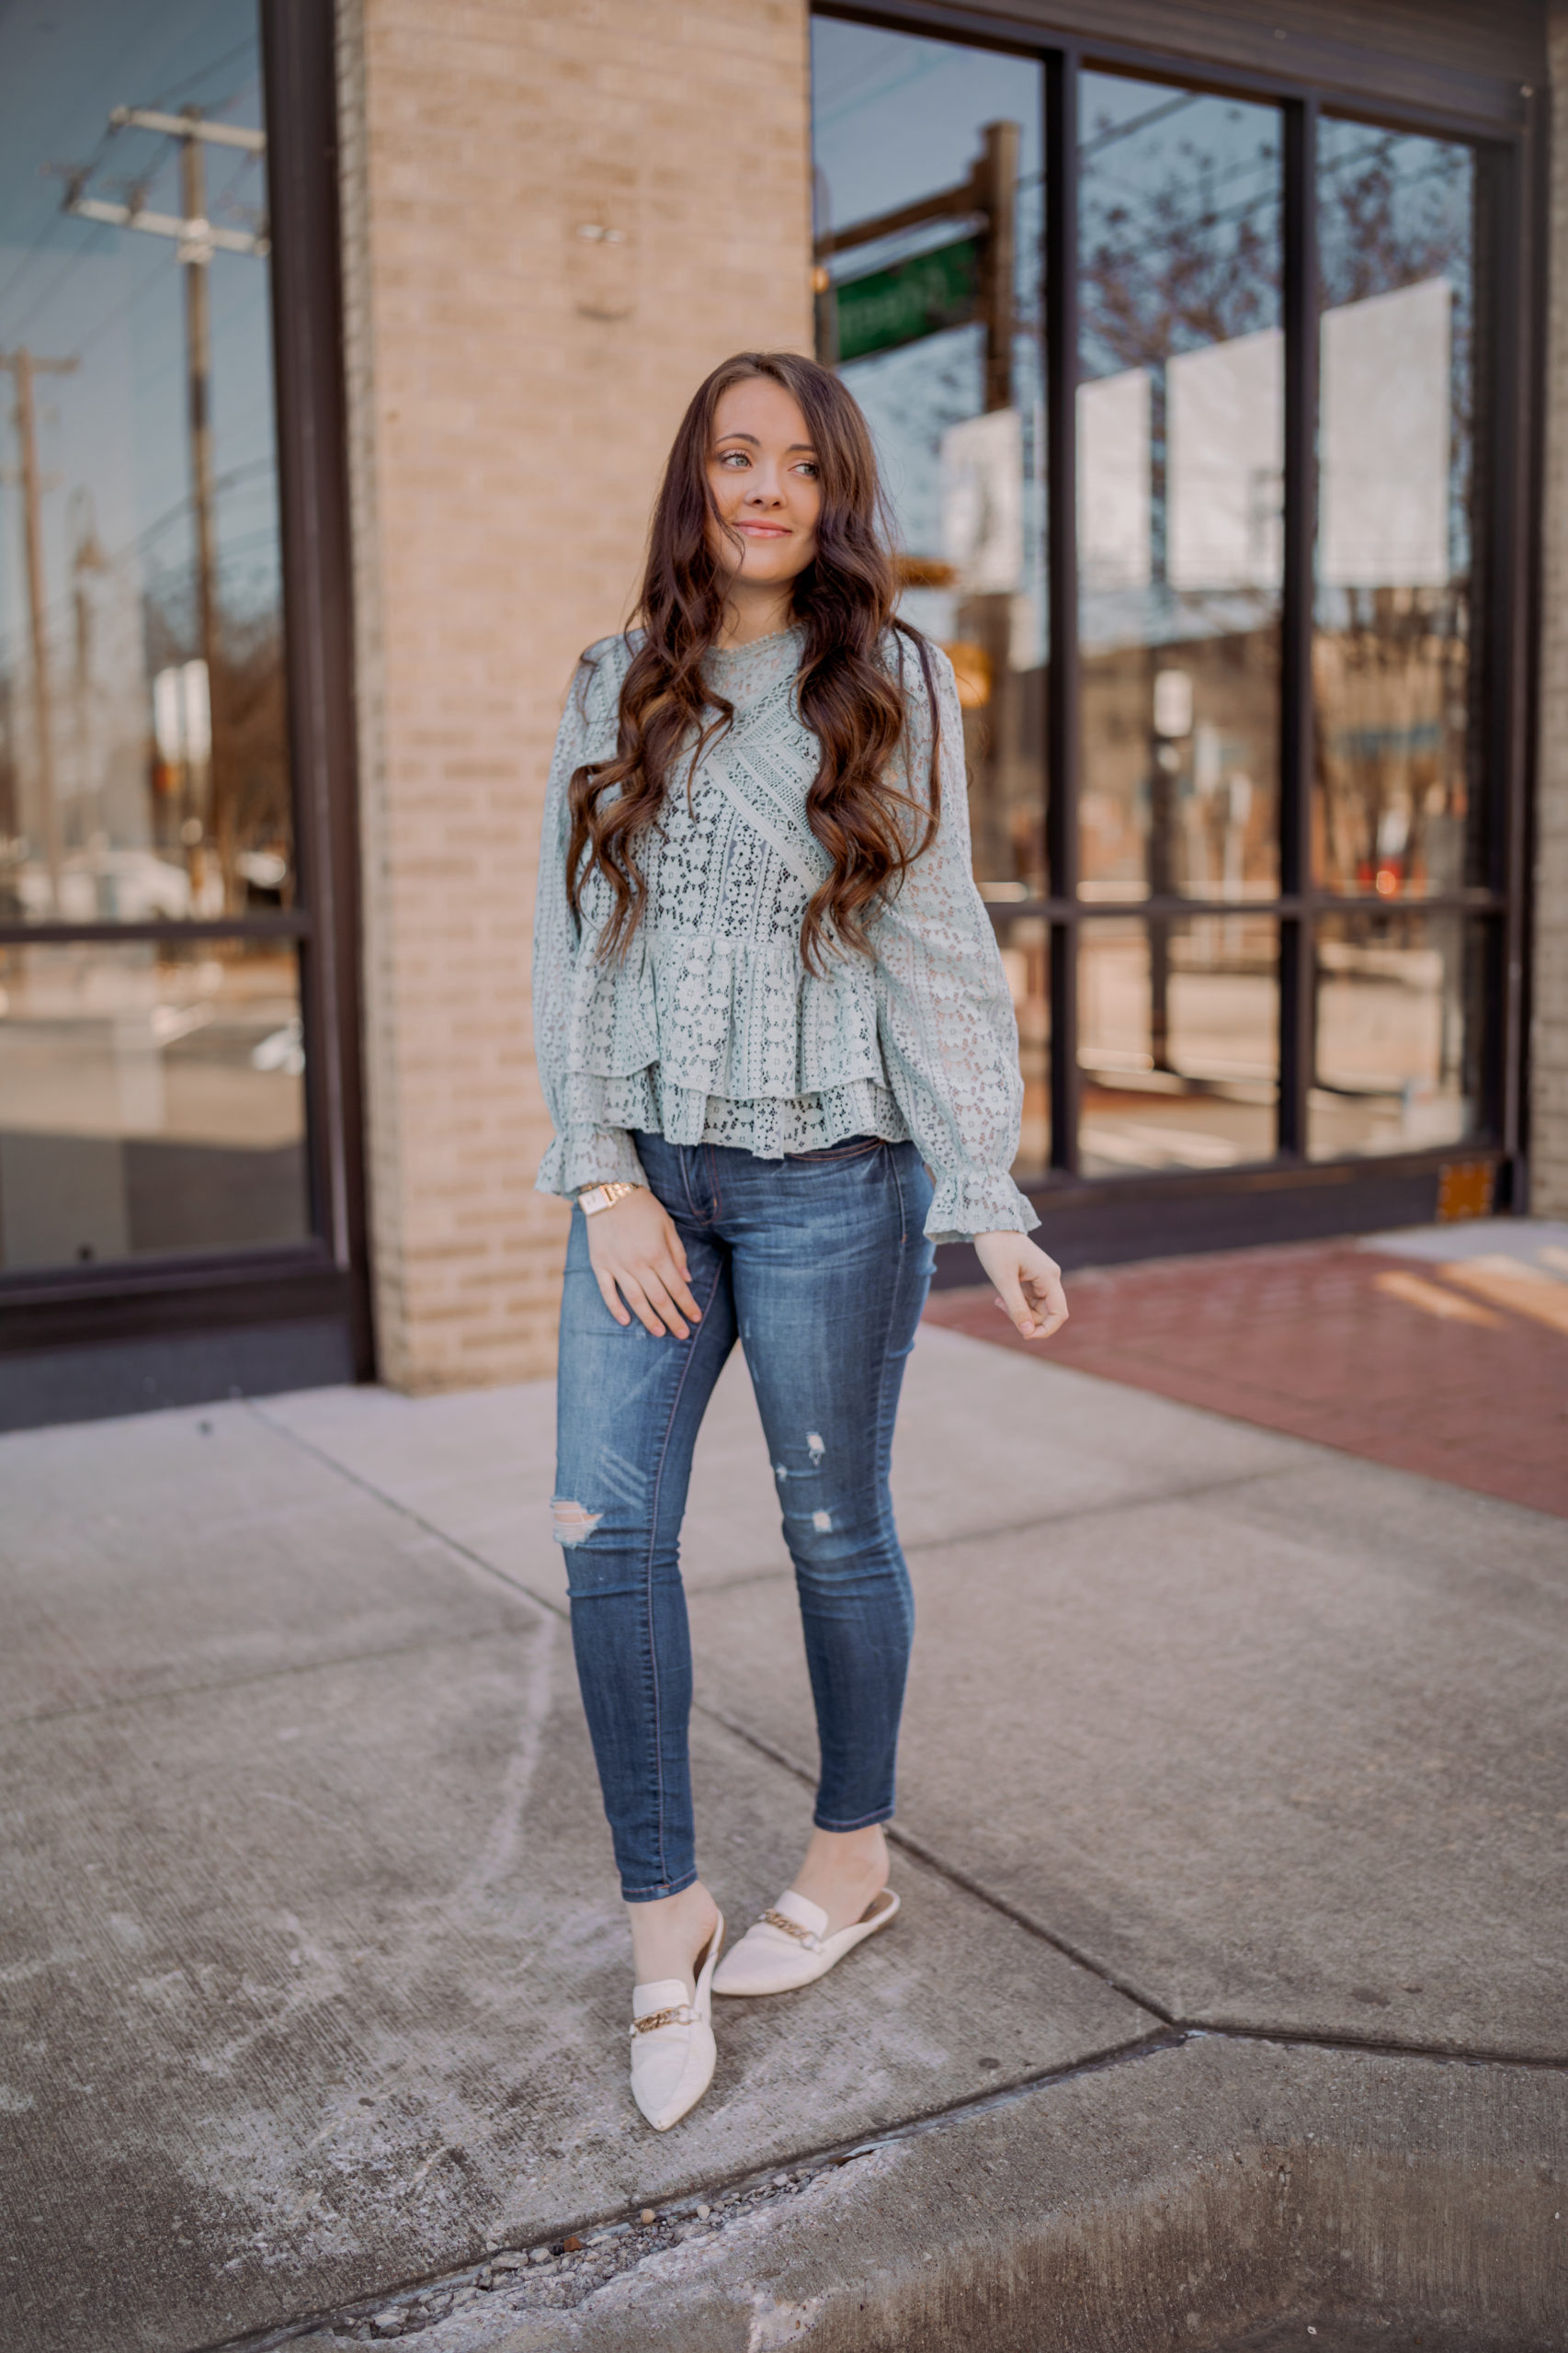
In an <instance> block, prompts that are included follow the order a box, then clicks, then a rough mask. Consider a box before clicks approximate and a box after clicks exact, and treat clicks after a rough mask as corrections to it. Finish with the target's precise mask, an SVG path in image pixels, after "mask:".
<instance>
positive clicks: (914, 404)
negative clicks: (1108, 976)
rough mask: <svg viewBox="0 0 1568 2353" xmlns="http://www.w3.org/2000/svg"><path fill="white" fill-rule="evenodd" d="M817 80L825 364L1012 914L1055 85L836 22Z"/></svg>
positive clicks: (1039, 522)
mask: <svg viewBox="0 0 1568 2353" xmlns="http://www.w3.org/2000/svg"><path fill="white" fill-rule="evenodd" d="M812 87H813V106H814V137H815V153H816V177H815V188H816V240H817V243H816V251H817V261H818V294H817V307H816V316H817V347H818V353H819V356H820V357H821V358H823V359H824V360H826V361H828V362H830V363H832V364H835V365H836V366H837V367H838V368H839V369H840V370H841V372H842V374H843V377H844V381H845V382H846V384H847V385H848V386H849V388H850V390H851V391H852V392H854V394H855V397H856V399H857V400H858V402H859V403H860V404H861V406H862V408H863V409H864V410H865V412H866V415H867V416H868V417H869V420H870V425H871V429H872V432H873V434H874V435H875V437H876V440H877V447H878V451H879V455H880V459H881V466H882V470H883V474H884V478H885V480H886V483H887V486H888V490H889V494H890V496H891V499H892V507H893V513H894V517H895V521H896V524H897V529H898V544H899V547H900V550H901V557H900V562H901V568H902V573H903V581H904V584H905V588H904V597H903V611H904V613H905V615H906V617H907V618H908V619H909V620H912V621H913V622H915V624H916V626H917V627H919V628H921V629H923V630H925V631H926V632H927V634H928V635H929V636H931V637H933V638H934V639H936V640H937V642H939V643H940V644H942V645H944V646H946V648H947V650H948V652H949V654H950V655H951V656H952V660H953V665H954V667H955V669H956V671H957V673H958V679H959V694H960V701H961V702H962V704H963V709H964V735H965V748H966V751H967V754H968V758H969V767H970V773H971V798H970V806H971V826H972V832H973V837H974V861H975V873H976V875H977V877H978V879H979V881H980V884H981V887H982V889H983V891H984V892H985V893H986V895H987V896H988V897H989V898H991V899H993V900H994V901H997V902H1000V903H1006V901H1007V900H1009V899H1023V898H1028V897H1034V896H1037V895H1039V894H1040V892H1042V891H1043V889H1044V887H1045V826H1044V777H1045V685H1046V673H1045V660H1046V652H1045V649H1046V605H1045V529H1044V486H1043V475H1044V463H1045V452H1044V427H1043V405H1042V403H1043V381H1044V380H1043V372H1042V369H1041V363H1040V261H1041V256H1040V231H1041V200H1042V199H1041V189H1042V182H1041V169H1040V165H1041V148H1040V119H1041V103H1042V80H1041V73H1040V67H1039V66H1038V65H1037V64H1035V63H1032V62H1030V61H1028V60H1026V59H1023V58H1017V57H1008V56H1006V55H1003V54H1000V53H998V52H997V51H990V50H978V49H965V48H961V47H960V46H958V45H957V44H956V43H952V42H948V41H937V40H918V39H915V38H913V37H911V36H909V35H906V34H903V33H890V32H883V31H880V30H877V29H875V28H871V27H869V26H865V25H854V24H846V23H841V22H838V21H836V20H835V19H832V18H825V17H819V18H817V19H815V20H814V22H813V25H812ZM890 216H891V217H890ZM868 232H870V233H868Z"/></svg>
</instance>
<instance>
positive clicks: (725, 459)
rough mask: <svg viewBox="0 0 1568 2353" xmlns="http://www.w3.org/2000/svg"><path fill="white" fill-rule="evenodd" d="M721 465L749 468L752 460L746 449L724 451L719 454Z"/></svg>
mask: <svg viewBox="0 0 1568 2353" xmlns="http://www.w3.org/2000/svg"><path fill="white" fill-rule="evenodd" d="M719 463H720V464H721V465H722V466H749V465H750V463H751V460H750V459H749V458H748V457H747V456H746V453H745V451H744V449H722V450H721V451H720V452H719Z"/></svg>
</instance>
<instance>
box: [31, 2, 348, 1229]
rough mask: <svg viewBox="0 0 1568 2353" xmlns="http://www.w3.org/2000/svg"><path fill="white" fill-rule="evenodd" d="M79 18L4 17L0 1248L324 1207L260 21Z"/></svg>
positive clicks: (240, 1225) (302, 1221) (208, 12)
mask: <svg viewBox="0 0 1568 2353" xmlns="http://www.w3.org/2000/svg"><path fill="white" fill-rule="evenodd" d="M58 13H59V12H48V11H41V10H36V9H35V10H20V9H18V10H13V11H10V12H8V13H7V16H6V20H5V22H4V23H3V24H0V444H3V445H4V457H5V463H6V490H5V492H4V493H3V494H0V943H6V942H8V943H9V944H8V945H4V944H0V1266H3V1267H5V1268H7V1269H8V1268H17V1267H43V1266H49V1265H52V1264H62V1265H63V1264H74V1263H80V1262H85V1261H88V1260H102V1259H114V1258H119V1257H131V1256H139V1255H142V1254H144V1253H148V1252H158V1253H178V1252H180V1251H185V1250H208V1249H213V1248H224V1249H231V1248H237V1247H244V1246H246V1245H252V1244H262V1243H271V1242H277V1241H280V1240H281V1241H293V1240H297V1239H300V1238H302V1237H303V1236H304V1235H305V1234H306V1233H307V1232H308V1227H309V1215H308V1207H307V1201H306V1186H305V1178H304V1160H303V1133H304V1114H303V1092H302V1076H301V1074H302V1069H303V1046H302V1042H301V1040H302V1036H303V1024H302V1021H301V1000H300V985H299V972H298V950H297V948H296V946H295V944H294V942H293V941H292V940H291V939H290V938H288V937H287V936H283V937H273V938H270V939H265V940H264V939H261V938H257V937H256V932H257V929H258V925H259V927H261V928H265V921H264V920H262V919H266V918H271V919H273V921H274V924H275V926H276V927H278V928H279V929H281V930H282V931H284V932H285V933H286V931H287V921H286V919H287V918H288V917H290V915H291V914H292V913H293V911H295V910H296V908H297V906H298V904H299V892H298V888H297V878H296V869H295V854H294V822H293V799H292V790H291V783H290V754H289V737H288V719H287V710H286V694H285V684H284V656H283V614H282V589H281V578H282V565H281V558H280V543H279V526H278V466H277V452H276V443H275V415H274V392H273V364H272V347H271V324H270V321H271V313H270V300H271V298H270V289H269V270H270V263H269V253H270V244H269V223H268V219H267V136H266V131H265V127H264V117H263V104H262V85H261V65H260V55H259V48H258V34H257V21H256V5H255V0H207V5H205V6H199V7H198V6H192V5H190V0H81V5H78V6H75V7H74V8H73V9H72V10H71V11H70V12H69V18H68V24H62V23H61V22H58V21H56V18H57V17H58ZM195 925H199V926H201V933H202V936H201V938H200V941H199V945H197V944H195V943H194V942H193V943H192V944H191V945H190V946H189V948H188V949H187V948H182V947H181V946H179V945H178V944H177V942H178V938H179V935H180V933H181V931H182V930H188V929H189V928H190V927H191V926H195ZM127 926H136V929H137V934H138V937H137V938H136V940H135V942H134V943H131V942H130V941H124V940H122V941H120V942H119V943H117V941H116V938H115V935H116V933H117V932H119V933H123V932H124V930H125V929H126V927H127ZM29 932H31V933H35V934H37V935H38V937H39V941H40V944H39V945H37V946H36V947H29V946H27V945H25V944H23V943H24V942H25V940H26V938H27V935H28V933H29ZM45 940H47V941H48V942H49V944H48V945H44V944H43V942H44V941H45Z"/></svg>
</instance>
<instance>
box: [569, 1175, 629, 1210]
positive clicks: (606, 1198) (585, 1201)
mask: <svg viewBox="0 0 1568 2353" xmlns="http://www.w3.org/2000/svg"><path fill="white" fill-rule="evenodd" d="M644 1189H645V1188H643V1187H642V1186H641V1185H628V1184H624V1183H622V1182H620V1181H619V1179H618V1180H617V1181H616V1182H615V1183H614V1184H611V1185H590V1186H589V1187H588V1188H587V1190H586V1192H583V1193H579V1194H578V1196H577V1207H578V1208H579V1209H580V1210H581V1211H582V1212H583V1214H584V1216H585V1217H597V1215H598V1213H599V1211H600V1210H608V1208H609V1207H610V1205H611V1203H612V1202H615V1201H619V1200H622V1199H625V1197H626V1195H627V1194H628V1193H641V1192H642V1191H643V1190H644Z"/></svg>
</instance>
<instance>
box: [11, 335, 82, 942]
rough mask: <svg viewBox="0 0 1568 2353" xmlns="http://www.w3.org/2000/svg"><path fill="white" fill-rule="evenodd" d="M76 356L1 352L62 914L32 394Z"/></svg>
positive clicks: (53, 872) (46, 845)
mask: <svg viewBox="0 0 1568 2353" xmlns="http://www.w3.org/2000/svg"><path fill="white" fill-rule="evenodd" d="M75 365H76V362H75V361H74V359H44V358H40V356H39V354H38V353H37V352H34V351H26V350H23V351H7V352H0V368H5V369H9V370H10V374H11V378H12V381H14V383H15V384H16V387H17V409H16V424H17V449H18V450H19V452H20V456H21V461H22V518H23V521H22V532H23V541H24V544H25V546H26V549H27V565H28V626H29V629H30V631H31V635H32V654H33V704H34V717H35V723H36V727H37V731H38V777H39V792H40V796H41V798H42V801H43V855H44V860H45V863H46V864H47V866H48V868H49V897H50V904H51V907H52V908H53V910H54V913H55V914H56V915H59V914H61V913H62V908H61V904H60V865H61V846H60V804H59V802H58V801H56V799H55V797H54V711H53V707H52V705H51V701H50V691H49V633H48V631H47V629H46V627H45V625H44V608H45V606H46V604H47V603H48V598H47V597H46V595H45V592H44V582H43V482H42V479H41V477H40V473H39V470H38V408H37V404H36V403H35V401H34V399H33V379H34V378H35V377H36V376H69V375H70V374H71V372H72V370H73V369H74V367H75Z"/></svg>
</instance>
